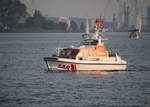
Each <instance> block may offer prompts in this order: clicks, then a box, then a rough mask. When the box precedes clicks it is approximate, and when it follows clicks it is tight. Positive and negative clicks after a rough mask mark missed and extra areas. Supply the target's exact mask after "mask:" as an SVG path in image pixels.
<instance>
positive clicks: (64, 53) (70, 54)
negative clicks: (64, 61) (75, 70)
mask: <svg viewBox="0 0 150 107" xmlns="http://www.w3.org/2000/svg"><path fill="white" fill-rule="evenodd" d="M78 52H79V50H78V49H62V50H61V51H60V53H59V56H60V57H62V58H75V57H76V55H77V54H78Z"/></svg>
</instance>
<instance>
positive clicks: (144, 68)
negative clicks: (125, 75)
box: [127, 65, 150, 71]
mask: <svg viewBox="0 0 150 107" xmlns="http://www.w3.org/2000/svg"><path fill="white" fill-rule="evenodd" d="M127 71H150V67H147V66H145V65H129V66H128V67H127Z"/></svg>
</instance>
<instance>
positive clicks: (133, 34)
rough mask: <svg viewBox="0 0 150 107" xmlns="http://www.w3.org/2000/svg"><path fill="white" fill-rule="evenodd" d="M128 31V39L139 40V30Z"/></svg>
mask: <svg viewBox="0 0 150 107" xmlns="http://www.w3.org/2000/svg"><path fill="white" fill-rule="evenodd" d="M129 31H130V35H129V38H130V39H139V38H140V30H139V29H133V30H129Z"/></svg>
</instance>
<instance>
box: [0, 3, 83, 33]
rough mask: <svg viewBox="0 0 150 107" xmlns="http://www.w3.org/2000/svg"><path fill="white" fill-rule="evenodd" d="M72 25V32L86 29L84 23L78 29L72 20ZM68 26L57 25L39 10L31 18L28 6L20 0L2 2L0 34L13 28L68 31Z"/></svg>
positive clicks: (59, 23) (63, 24)
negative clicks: (21, 21) (22, 21)
mask: <svg viewBox="0 0 150 107" xmlns="http://www.w3.org/2000/svg"><path fill="white" fill-rule="evenodd" d="M21 19H25V23H20V20H21ZM70 25H71V26H70V30H69V31H70V32H77V31H80V30H84V29H85V26H84V24H83V23H82V24H81V25H80V27H78V25H77V23H76V22H75V21H73V20H71V22H70ZM67 26H68V25H67V24H66V23H64V22H58V23H56V22H54V21H52V20H50V19H47V18H46V17H45V16H43V15H42V13H41V12H40V11H39V10H35V11H34V14H33V15H32V16H30V15H29V13H28V12H27V7H26V5H25V4H23V3H21V2H20V1H19V0H1V2H0V32H3V31H8V30H11V29H13V28H28V29H30V28H35V29H36V28H40V29H47V30H60V31H66V29H67ZM79 29H80V30H79Z"/></svg>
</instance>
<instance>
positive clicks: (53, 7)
mask: <svg viewBox="0 0 150 107" xmlns="http://www.w3.org/2000/svg"><path fill="white" fill-rule="evenodd" d="M21 1H23V2H24V3H25V4H27V6H28V11H29V12H30V13H32V12H33V10H35V9H38V10H40V11H41V12H42V13H43V14H44V15H46V14H47V15H48V16H73V17H81V18H99V17H100V16H104V18H105V19H107V20H112V17H113V14H114V12H115V13H117V12H120V10H121V9H120V8H119V6H120V3H122V2H123V1H128V2H130V0H21ZM131 1H133V0H131ZM140 1H141V0H140ZM143 1H144V3H145V1H150V0H143ZM129 4H130V3H129Z"/></svg>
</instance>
